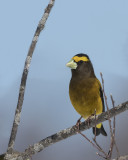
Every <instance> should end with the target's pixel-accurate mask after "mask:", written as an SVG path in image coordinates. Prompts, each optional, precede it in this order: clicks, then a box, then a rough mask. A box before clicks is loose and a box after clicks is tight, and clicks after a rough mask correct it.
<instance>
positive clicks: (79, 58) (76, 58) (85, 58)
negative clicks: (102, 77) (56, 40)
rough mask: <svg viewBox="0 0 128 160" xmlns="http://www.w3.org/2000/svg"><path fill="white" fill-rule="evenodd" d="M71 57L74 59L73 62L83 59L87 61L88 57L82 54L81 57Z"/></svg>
mask: <svg viewBox="0 0 128 160" xmlns="http://www.w3.org/2000/svg"><path fill="white" fill-rule="evenodd" d="M72 59H74V60H75V62H79V61H85V62H87V61H89V59H88V58H87V57H84V56H82V57H78V56H75V57H73V58H72Z"/></svg>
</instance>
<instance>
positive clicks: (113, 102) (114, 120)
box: [110, 95, 120, 157]
mask: <svg viewBox="0 0 128 160" xmlns="http://www.w3.org/2000/svg"><path fill="white" fill-rule="evenodd" d="M110 97H111V101H112V106H113V108H114V107H115V101H114V99H113V96H112V95H110ZM115 128H116V117H115V116H114V119H113V137H114V144H115V148H116V151H117V156H118V157H120V152H119V149H118V147H117V144H116V140H115Z"/></svg>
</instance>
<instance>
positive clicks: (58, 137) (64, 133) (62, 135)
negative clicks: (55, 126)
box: [25, 101, 128, 155]
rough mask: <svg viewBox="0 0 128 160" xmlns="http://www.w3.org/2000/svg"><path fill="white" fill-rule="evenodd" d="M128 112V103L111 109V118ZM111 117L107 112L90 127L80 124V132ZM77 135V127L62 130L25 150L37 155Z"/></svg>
mask: <svg viewBox="0 0 128 160" xmlns="http://www.w3.org/2000/svg"><path fill="white" fill-rule="evenodd" d="M126 110H128V101H127V102H125V103H122V104H120V105H118V106H117V107H114V108H112V109H110V110H109V116H110V118H112V117H114V116H116V115H118V114H120V113H122V112H124V111H126ZM109 116H108V111H106V112H103V113H102V114H100V115H99V116H97V117H96V121H95V118H94V117H93V118H91V119H90V123H89V125H88V122H86V121H85V122H82V123H81V124H80V131H84V130H87V129H89V128H92V127H94V126H95V125H96V124H99V123H101V122H104V121H106V120H108V118H109ZM77 133H78V129H77V127H76V126H72V127H70V128H67V129H64V130H61V131H60V132H58V133H55V134H53V135H51V136H49V137H47V138H45V139H43V140H41V141H40V142H38V143H35V144H34V145H33V146H30V147H29V148H28V149H26V150H25V153H26V154H27V155H33V154H36V153H37V152H40V151H42V150H43V149H44V148H46V147H48V146H50V145H52V144H54V143H56V142H59V141H62V140H64V139H66V138H68V137H70V136H72V135H75V134H77Z"/></svg>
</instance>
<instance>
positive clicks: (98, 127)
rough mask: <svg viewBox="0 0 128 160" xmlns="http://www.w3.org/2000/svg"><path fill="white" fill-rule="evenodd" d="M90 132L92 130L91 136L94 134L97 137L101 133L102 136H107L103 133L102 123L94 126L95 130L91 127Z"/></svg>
mask: <svg viewBox="0 0 128 160" xmlns="http://www.w3.org/2000/svg"><path fill="white" fill-rule="evenodd" d="M92 130H93V134H94V135H95V134H96V136H98V135H99V134H100V133H101V134H102V135H104V136H107V133H106V131H105V129H104V127H103V125H102V123H100V124H98V125H97V126H96V129H95V127H93V128H92Z"/></svg>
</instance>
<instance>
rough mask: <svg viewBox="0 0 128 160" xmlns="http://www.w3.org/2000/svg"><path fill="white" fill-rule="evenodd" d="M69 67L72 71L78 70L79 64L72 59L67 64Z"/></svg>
mask: <svg viewBox="0 0 128 160" xmlns="http://www.w3.org/2000/svg"><path fill="white" fill-rule="evenodd" d="M66 66H67V67H70V68H71V69H76V68H77V63H76V62H74V60H73V59H71V60H70V61H69V62H68V63H67V64H66Z"/></svg>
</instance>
